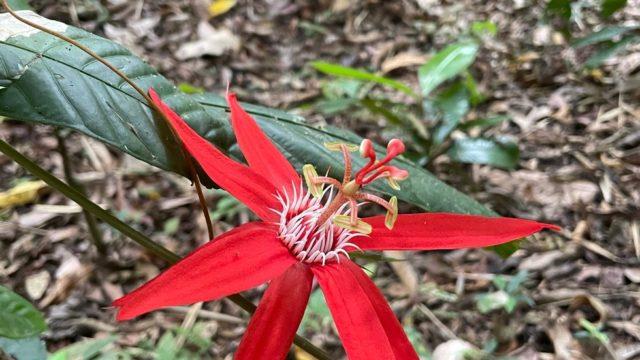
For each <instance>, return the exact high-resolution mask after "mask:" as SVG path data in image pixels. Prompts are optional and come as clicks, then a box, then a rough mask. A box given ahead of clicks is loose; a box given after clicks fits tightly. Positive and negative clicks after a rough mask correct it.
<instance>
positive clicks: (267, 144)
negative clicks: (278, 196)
mask: <svg viewBox="0 0 640 360" xmlns="http://www.w3.org/2000/svg"><path fill="white" fill-rule="evenodd" d="M227 101H228V102H229V107H230V108H231V125H232V126H233V132H234V133H235V134H236V139H237V140H238V145H239V146H240V150H242V154H244V157H245V158H246V159H247V162H248V163H249V166H250V167H251V169H253V170H254V171H255V172H257V173H258V174H261V175H262V176H264V177H265V178H267V179H268V180H270V181H271V183H272V184H273V186H275V187H276V189H278V190H282V189H283V188H290V187H291V185H292V184H293V185H294V186H296V187H299V186H300V183H301V180H300V176H299V175H298V173H297V172H296V170H295V169H294V168H293V166H291V164H290V163H289V161H287V159H286V158H285V157H284V156H283V155H282V153H281V152H280V151H279V150H278V148H276V147H275V145H273V143H272V142H271V140H269V138H267V137H266V136H265V134H264V132H262V130H261V129H260V127H259V126H258V124H256V121H255V120H254V119H253V118H251V116H250V115H249V114H247V112H246V111H244V109H242V107H240V104H238V99H237V98H236V94H234V93H229V95H228V96H227Z"/></svg>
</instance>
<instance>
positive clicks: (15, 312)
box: [0, 286, 47, 339]
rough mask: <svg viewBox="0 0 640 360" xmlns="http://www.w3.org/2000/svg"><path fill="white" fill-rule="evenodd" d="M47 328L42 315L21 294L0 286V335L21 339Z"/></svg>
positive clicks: (37, 333)
mask: <svg viewBox="0 0 640 360" xmlns="http://www.w3.org/2000/svg"><path fill="white" fill-rule="evenodd" d="M45 330H47V324H46V323H45V321H44V317H43V316H42V314H41V313H40V311H38V309H36V308H35V307H33V305H31V303H29V302H28V301H27V300H26V299H25V298H23V297H22V296H20V295H18V294H16V293H14V292H13V291H11V290H9V289H7V288H6V287H4V286H0V336H3V337H8V338H11V339H22V338H28V337H33V336H36V335H39V334H40V333H42V332H43V331H45Z"/></svg>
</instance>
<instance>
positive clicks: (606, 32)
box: [571, 26, 638, 48]
mask: <svg viewBox="0 0 640 360" xmlns="http://www.w3.org/2000/svg"><path fill="white" fill-rule="evenodd" d="M637 28H638V27H637V26H607V27H605V28H603V29H602V30H599V31H596V32H594V33H591V34H589V35H587V36H585V37H583V38H580V39H577V40H576V41H574V42H573V43H572V44H571V46H573V47H574V48H581V47H584V46H589V45H593V44H597V43H600V42H603V41H610V40H613V39H614V38H616V37H618V36H620V35H623V34H626V33H627V32H629V31H632V30H635V29H637Z"/></svg>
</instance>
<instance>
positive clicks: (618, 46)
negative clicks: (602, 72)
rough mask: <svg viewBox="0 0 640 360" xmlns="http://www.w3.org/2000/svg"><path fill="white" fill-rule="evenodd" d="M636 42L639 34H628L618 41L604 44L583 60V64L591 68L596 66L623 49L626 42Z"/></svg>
mask: <svg viewBox="0 0 640 360" xmlns="http://www.w3.org/2000/svg"><path fill="white" fill-rule="evenodd" d="M636 42H640V36H628V37H625V38H623V39H622V40H620V41H618V42H615V43H609V44H606V45H604V46H602V47H601V48H600V49H598V51H596V52H595V53H594V54H593V55H591V56H590V57H589V58H588V59H587V60H586V61H585V62H584V66H585V67H587V68H591V69H593V68H597V67H598V66H600V65H602V63H604V62H605V61H606V60H607V59H608V58H610V57H612V56H614V55H615V54H616V53H618V51H620V50H623V49H624V48H625V47H626V46H627V45H628V44H631V43H636Z"/></svg>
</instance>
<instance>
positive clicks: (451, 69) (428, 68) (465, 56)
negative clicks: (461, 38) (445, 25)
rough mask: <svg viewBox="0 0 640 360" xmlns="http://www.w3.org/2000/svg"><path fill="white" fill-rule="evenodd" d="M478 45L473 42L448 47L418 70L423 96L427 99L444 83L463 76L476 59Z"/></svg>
mask: <svg viewBox="0 0 640 360" xmlns="http://www.w3.org/2000/svg"><path fill="white" fill-rule="evenodd" d="M477 53H478V44H477V43H476V42H473V41H465V42H459V43H456V44H452V45H449V46H447V47H446V48H445V49H444V50H442V51H440V52H438V53H437V54H435V55H434V56H433V57H432V58H431V59H429V61H427V63H426V64H424V65H422V66H421V67H420V69H419V70H418V80H419V81H420V88H421V89H422V96H424V97H427V96H428V95H429V94H431V92H432V91H433V90H434V89H435V88H436V87H438V86H439V85H440V84H442V83H443V82H445V81H447V80H449V79H451V78H453V77H455V76H457V75H459V74H461V73H462V72H463V71H465V70H466V69H467V68H468V67H469V66H470V65H471V64H473V61H474V60H475V59H476V54H477Z"/></svg>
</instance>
